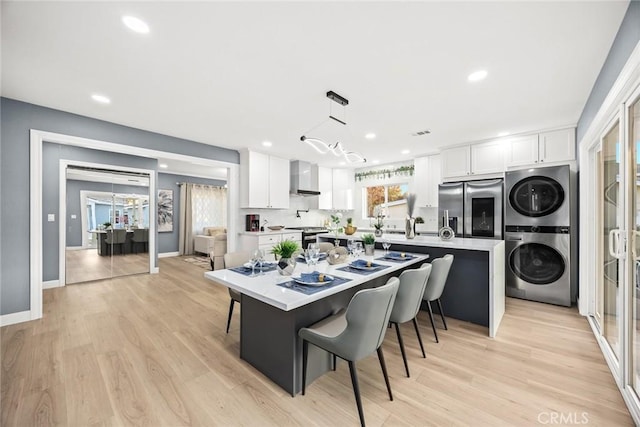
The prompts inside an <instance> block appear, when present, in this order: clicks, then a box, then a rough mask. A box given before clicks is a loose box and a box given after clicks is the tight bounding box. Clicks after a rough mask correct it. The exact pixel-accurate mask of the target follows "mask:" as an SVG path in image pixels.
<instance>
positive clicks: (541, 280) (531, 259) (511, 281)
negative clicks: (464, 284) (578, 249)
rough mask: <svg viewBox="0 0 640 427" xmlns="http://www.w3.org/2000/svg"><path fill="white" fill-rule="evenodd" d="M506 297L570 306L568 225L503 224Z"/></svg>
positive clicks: (569, 241) (569, 239) (569, 243)
mask: <svg viewBox="0 0 640 427" xmlns="http://www.w3.org/2000/svg"><path fill="white" fill-rule="evenodd" d="M505 252H506V260H505V264H506V266H505V267H506V270H507V271H506V273H507V274H506V277H505V281H506V293H507V296H510V297H515V298H523V299H527V300H531V301H540V302H546V303H550V304H557V305H565V306H571V298H572V295H571V268H570V261H569V260H570V258H571V255H570V254H571V237H570V234H569V227H549V226H524V227H523V226H507V227H506V232H505Z"/></svg>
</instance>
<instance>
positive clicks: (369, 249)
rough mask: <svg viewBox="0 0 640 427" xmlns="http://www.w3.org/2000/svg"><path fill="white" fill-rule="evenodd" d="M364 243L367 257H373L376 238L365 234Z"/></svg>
mask: <svg viewBox="0 0 640 427" xmlns="http://www.w3.org/2000/svg"><path fill="white" fill-rule="evenodd" d="M362 243H363V244H364V254H365V255H373V252H374V250H375V247H376V246H375V244H376V236H374V235H373V234H371V233H369V234H363V235H362Z"/></svg>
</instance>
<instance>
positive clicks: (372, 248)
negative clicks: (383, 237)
mask: <svg viewBox="0 0 640 427" xmlns="http://www.w3.org/2000/svg"><path fill="white" fill-rule="evenodd" d="M375 249H376V245H375V243H371V244H370V245H364V254H365V255H373V253H374V251H375Z"/></svg>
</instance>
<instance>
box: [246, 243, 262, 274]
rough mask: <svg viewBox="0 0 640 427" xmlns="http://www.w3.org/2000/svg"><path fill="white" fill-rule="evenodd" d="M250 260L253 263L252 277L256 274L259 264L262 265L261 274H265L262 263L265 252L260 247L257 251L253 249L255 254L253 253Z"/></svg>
mask: <svg viewBox="0 0 640 427" xmlns="http://www.w3.org/2000/svg"><path fill="white" fill-rule="evenodd" d="M249 262H250V263H251V276H250V277H253V276H256V266H257V265H260V274H263V271H262V263H263V262H264V253H263V252H262V251H261V250H260V249H256V250H255V251H253V254H252V255H251V260H249Z"/></svg>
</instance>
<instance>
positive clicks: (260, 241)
mask: <svg viewBox="0 0 640 427" xmlns="http://www.w3.org/2000/svg"><path fill="white" fill-rule="evenodd" d="M283 240H293V241H295V242H298V245H299V246H300V247H302V232H300V231H283V232H282V233H240V250H242V251H246V252H249V253H252V252H253V251H255V250H256V249H261V250H262V252H263V253H264V254H265V259H266V260H268V261H274V260H275V257H274V255H273V254H272V253H271V249H273V247H274V246H275V245H276V244H278V243H280V242H281V241H283Z"/></svg>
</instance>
